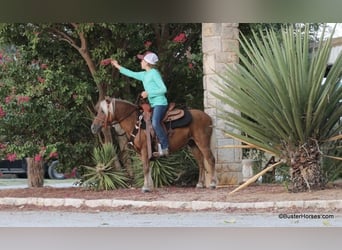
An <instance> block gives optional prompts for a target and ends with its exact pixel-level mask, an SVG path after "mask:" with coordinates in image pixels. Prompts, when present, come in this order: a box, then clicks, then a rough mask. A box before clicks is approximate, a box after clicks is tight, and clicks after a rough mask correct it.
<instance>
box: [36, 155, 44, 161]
mask: <svg viewBox="0 0 342 250" xmlns="http://www.w3.org/2000/svg"><path fill="white" fill-rule="evenodd" d="M42 159H43V157H42V156H41V155H40V154H36V155H35V156H34V161H35V162H40V161H41V160H42Z"/></svg>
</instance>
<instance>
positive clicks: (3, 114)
mask: <svg viewBox="0 0 342 250" xmlns="http://www.w3.org/2000/svg"><path fill="white" fill-rule="evenodd" d="M5 116H6V112H5V111H4V110H3V108H2V107H1V106H0V118H2V117H5Z"/></svg>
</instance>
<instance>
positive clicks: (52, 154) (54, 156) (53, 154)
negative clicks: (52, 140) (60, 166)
mask: <svg viewBox="0 0 342 250" xmlns="http://www.w3.org/2000/svg"><path fill="white" fill-rule="evenodd" d="M49 157H50V158H53V159H57V158H58V153H57V152H51V153H50V155H49Z"/></svg>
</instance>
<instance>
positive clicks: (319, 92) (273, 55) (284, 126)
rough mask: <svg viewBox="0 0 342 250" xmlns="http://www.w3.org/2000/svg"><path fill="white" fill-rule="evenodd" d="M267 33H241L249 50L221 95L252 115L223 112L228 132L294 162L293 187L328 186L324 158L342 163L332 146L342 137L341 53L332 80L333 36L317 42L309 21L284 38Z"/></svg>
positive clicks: (242, 42)
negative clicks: (248, 35) (329, 146)
mask: <svg viewBox="0 0 342 250" xmlns="http://www.w3.org/2000/svg"><path fill="white" fill-rule="evenodd" d="M259 33H260V36H258V35H257V32H254V34H253V37H254V38H253V40H247V39H246V38H245V37H244V36H243V35H241V38H240V45H241V48H242V49H243V50H244V51H245V52H246V54H245V55H243V54H241V53H239V59H240V64H237V65H232V66H227V71H226V72H227V74H224V75H221V76H220V77H221V78H222V79H223V81H221V82H220V83H218V85H219V90H220V91H221V92H220V93H214V95H215V96H216V97H217V98H219V99H220V100H221V101H222V102H224V103H226V104H228V105H229V106H231V107H232V108H234V109H235V110H237V111H240V112H241V113H242V114H244V115H240V114H241V113H240V114H238V113H236V112H233V111H232V112H229V111H227V110H224V109H221V111H222V114H223V115H221V117H222V119H224V120H225V121H226V123H227V125H228V127H229V129H225V132H226V134H227V135H228V136H231V137H234V138H236V139H239V140H240V141H242V142H244V143H246V144H248V145H249V146H251V147H254V148H258V149H262V150H264V151H266V152H269V153H272V154H273V155H275V156H278V157H279V158H280V159H281V160H282V161H284V162H286V163H287V164H288V165H289V166H290V173H289V174H290V176H291V182H292V190H293V191H308V190H311V189H318V188H322V187H324V184H325V180H324V178H323V176H324V174H323V173H322V166H321V165H322V158H323V157H330V158H332V159H334V160H337V161H338V160H341V158H339V157H336V155H335V156H334V155H327V152H326V151H325V148H327V147H326V145H327V144H336V143H338V142H339V141H340V139H341V126H342V125H341V122H340V118H341V117H342V105H341V100H342V86H341V75H342V56H341V53H340V55H339V56H338V57H337V59H336V61H335V63H334V65H333V66H332V67H331V69H330V71H329V73H328V74H327V75H326V78H325V81H324V77H325V72H326V68H327V63H328V58H329V55H330V51H331V47H332V46H331V43H332V35H331V36H330V37H329V38H328V39H324V37H323V35H322V36H321V37H320V38H319V41H318V43H317V46H315V47H312V46H310V35H309V33H310V32H309V27H308V26H305V27H304V28H301V29H300V28H297V27H294V26H284V27H283V28H282V29H281V38H280V39H279V36H278V35H277V34H276V32H275V31H274V30H272V29H270V30H268V31H266V32H262V31H260V32H259ZM323 34H324V32H323ZM323 82H324V83H323ZM246 135H247V136H246ZM330 152H331V151H330Z"/></svg>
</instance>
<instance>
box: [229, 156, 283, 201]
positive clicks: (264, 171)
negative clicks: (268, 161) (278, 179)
mask: <svg viewBox="0 0 342 250" xmlns="http://www.w3.org/2000/svg"><path fill="white" fill-rule="evenodd" d="M282 163H284V162H283V161H281V160H280V161H278V162H277V163H275V164H273V165H271V166H268V167H267V168H265V169H263V170H262V171H260V172H259V173H257V174H256V175H254V176H252V177H251V178H249V179H248V180H247V181H246V182H245V183H243V184H242V185H240V186H238V187H237V188H235V189H234V190H233V191H231V192H230V193H229V194H228V195H231V194H233V193H235V192H236V191H239V190H240V189H243V188H245V187H247V186H249V184H251V183H253V182H255V181H256V180H257V179H258V178H259V177H260V176H262V175H264V174H265V173H266V172H268V171H270V170H272V168H274V167H275V166H277V165H279V164H282Z"/></svg>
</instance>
